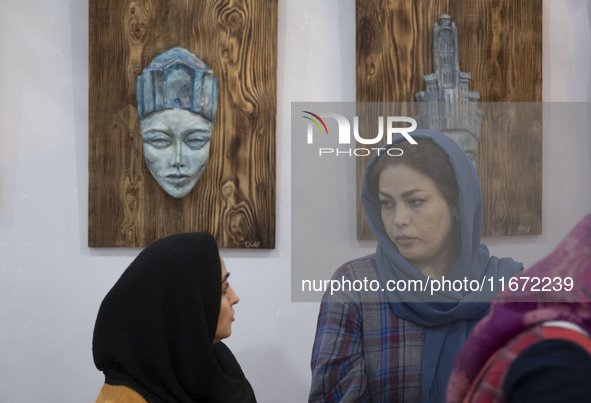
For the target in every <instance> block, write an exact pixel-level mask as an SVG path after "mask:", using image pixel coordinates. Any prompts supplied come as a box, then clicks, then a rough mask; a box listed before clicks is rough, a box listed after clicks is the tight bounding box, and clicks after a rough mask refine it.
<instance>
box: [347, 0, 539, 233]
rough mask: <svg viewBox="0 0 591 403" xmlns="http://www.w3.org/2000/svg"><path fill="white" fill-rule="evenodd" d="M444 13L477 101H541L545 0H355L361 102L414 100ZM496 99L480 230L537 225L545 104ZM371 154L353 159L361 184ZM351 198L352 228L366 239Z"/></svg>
mask: <svg viewBox="0 0 591 403" xmlns="http://www.w3.org/2000/svg"><path fill="white" fill-rule="evenodd" d="M442 14H449V15H450V16H451V19H452V21H454V22H455V23H456V26H457V29H458V56H459V65H460V70H461V71H466V72H470V73H471V74H472V80H471V81H470V89H471V90H476V91H479V93H480V102H485V103H486V102H533V103H536V102H537V103H541V101H542V0H520V1H512V0H357V1H356V21H357V41H356V53H357V95H356V99H357V101H358V102H412V101H414V96H415V93H417V92H419V91H423V90H424V89H425V84H424V79H423V77H424V76H425V75H426V74H429V73H432V72H433V53H432V52H433V50H432V49H433V24H434V23H435V22H437V21H439V16H440V15H442ZM492 109H494V113H491V114H490V115H488V114H487V115H486V116H485V117H484V119H483V124H482V139H481V142H480V161H479V167H478V172H479V176H480V181H481V188H482V192H483V198H484V220H483V235H484V236H500V235H534V234H540V233H541V230H542V223H541V214H542V207H541V206H542V200H541V197H542V129H541V128H542V113H541V105H540V106H538V107H536V106H534V107H531V108H529V107H528V108H526V109H527V111H528V116H526V117H523V116H519V115H520V114H518V113H515V110H510V109H511V108H507V110H503V108H492ZM499 109H500V110H499ZM517 110H521V109H519V108H517ZM367 162H368V161H367V159H365V160H364V159H358V167H357V183H358V188H359V186H360V183H361V180H362V176H363V172H364V170H365V166H366V165H367ZM357 204H358V206H357V238H358V239H371V238H372V235H371V232H370V230H369V227H368V226H367V222H366V220H365V215H364V213H363V211H362V210H363V209H362V207H361V203H360V202H358V203H357Z"/></svg>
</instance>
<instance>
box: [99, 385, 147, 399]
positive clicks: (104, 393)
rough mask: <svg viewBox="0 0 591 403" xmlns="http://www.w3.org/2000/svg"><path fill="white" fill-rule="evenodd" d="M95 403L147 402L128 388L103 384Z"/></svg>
mask: <svg viewBox="0 0 591 403" xmlns="http://www.w3.org/2000/svg"><path fill="white" fill-rule="evenodd" d="M96 403H147V401H146V399H144V398H143V397H142V396H141V395H140V394H139V393H137V392H136V391H135V390H133V389H131V388H130V387H127V386H124V385H109V384H107V383H105V384H104V385H103V387H102V389H101V391H100V392H99V395H98V397H97V398H96Z"/></svg>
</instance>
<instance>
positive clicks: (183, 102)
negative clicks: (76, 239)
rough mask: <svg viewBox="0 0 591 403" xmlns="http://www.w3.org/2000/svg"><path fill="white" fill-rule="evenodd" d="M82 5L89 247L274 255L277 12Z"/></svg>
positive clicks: (205, 5) (258, 2)
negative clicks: (208, 245)
mask: <svg viewBox="0 0 591 403" xmlns="http://www.w3.org/2000/svg"><path fill="white" fill-rule="evenodd" d="M89 4H90V6H89V7H90V9H89V15H90V56H89V86H90V95H89V212H88V218H89V220H88V221H89V224H88V225H89V228H88V236H89V239H88V244H89V246H91V247H114V246H127V247H143V246H146V245H147V244H149V243H150V242H152V241H153V240H155V239H158V238H161V237H163V236H167V235H171V234H174V233H179V232H189V231H208V232H210V233H212V234H213V235H214V237H215V238H216V240H217V242H218V245H219V246H220V248H265V249H269V248H274V247H275V163H276V160H275V158H276V157H275V129H276V123H275V116H276V87H277V81H276V70H277V56H276V55H277V40H276V37H277V1H276V0H271V1H268V0H245V1H243V2H238V3H233V2H232V3H229V2H226V1H223V0H199V1H192V2H170V1H167V0H140V1H130V0H123V1H103V0H90V3H89Z"/></svg>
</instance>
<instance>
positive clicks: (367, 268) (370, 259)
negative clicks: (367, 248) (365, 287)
mask: <svg viewBox="0 0 591 403" xmlns="http://www.w3.org/2000/svg"><path fill="white" fill-rule="evenodd" d="M342 277H345V278H346V279H349V280H362V279H365V278H367V279H375V278H377V272H376V255H375V253H373V254H371V255H367V256H363V257H359V258H356V259H353V260H349V261H348V262H346V263H343V264H342V265H341V266H340V267H339V268H338V269H336V271H335V272H334V274H333V275H332V280H340V279H341V278H342Z"/></svg>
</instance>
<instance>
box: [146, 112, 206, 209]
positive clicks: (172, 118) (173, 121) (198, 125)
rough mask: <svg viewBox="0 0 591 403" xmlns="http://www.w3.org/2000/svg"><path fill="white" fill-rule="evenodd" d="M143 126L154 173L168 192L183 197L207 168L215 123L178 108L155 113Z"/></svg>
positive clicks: (148, 163) (148, 158)
mask: <svg viewBox="0 0 591 403" xmlns="http://www.w3.org/2000/svg"><path fill="white" fill-rule="evenodd" d="M140 127H141V132H142V139H143V143H144V159H145V160H146V165H147V166H148V169H149V170H150V173H151V174H152V176H153V177H154V179H156V182H158V184H159V185H160V187H161V188H162V189H164V190H165V191H166V193H168V194H169V195H171V196H172V197H174V198H177V199H180V198H182V197H183V196H185V195H186V194H187V193H189V192H190V191H191V189H193V187H194V186H195V184H196V183H197V181H198V180H199V178H200V177H201V174H202V173H203V171H204V170H205V167H206V165H207V161H208V159H209V148H210V141H211V131H212V128H213V123H211V122H210V121H208V120H207V119H205V118H204V117H203V116H201V115H199V114H197V113H193V112H190V111H188V110H183V109H176V108H175V109H166V110H162V111H158V112H154V113H151V114H150V115H148V116H146V117H145V118H144V119H142V120H141V121H140Z"/></svg>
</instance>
